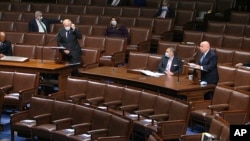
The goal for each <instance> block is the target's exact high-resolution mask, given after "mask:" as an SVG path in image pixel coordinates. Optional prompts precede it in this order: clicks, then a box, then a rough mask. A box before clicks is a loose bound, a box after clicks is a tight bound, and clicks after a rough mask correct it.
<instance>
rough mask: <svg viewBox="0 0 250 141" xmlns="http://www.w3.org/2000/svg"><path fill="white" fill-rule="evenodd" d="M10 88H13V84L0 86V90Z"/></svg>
mask: <svg viewBox="0 0 250 141" xmlns="http://www.w3.org/2000/svg"><path fill="white" fill-rule="evenodd" d="M12 88H13V85H5V86H2V87H0V91H3V92H8V91H9V90H10V89H12Z"/></svg>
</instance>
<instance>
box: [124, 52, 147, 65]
mask: <svg viewBox="0 0 250 141" xmlns="http://www.w3.org/2000/svg"><path fill="white" fill-rule="evenodd" d="M128 58H129V59H128V66H127V69H146V66H147V61H148V54H147V53H138V52H129V57H128Z"/></svg>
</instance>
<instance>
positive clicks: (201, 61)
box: [200, 54, 205, 64]
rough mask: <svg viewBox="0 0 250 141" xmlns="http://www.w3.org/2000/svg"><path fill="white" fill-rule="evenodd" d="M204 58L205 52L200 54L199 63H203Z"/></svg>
mask: <svg viewBox="0 0 250 141" xmlns="http://www.w3.org/2000/svg"><path fill="white" fill-rule="evenodd" d="M204 58H205V54H203V55H202V56H201V59H200V64H202V63H203V60H204Z"/></svg>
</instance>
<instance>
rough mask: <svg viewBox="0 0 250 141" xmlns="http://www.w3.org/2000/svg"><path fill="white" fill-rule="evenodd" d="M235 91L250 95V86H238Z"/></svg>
mask: <svg viewBox="0 0 250 141" xmlns="http://www.w3.org/2000/svg"><path fill="white" fill-rule="evenodd" d="M235 90H236V91H239V92H242V93H246V94H250V86H249V85H245V86H237V87H235Z"/></svg>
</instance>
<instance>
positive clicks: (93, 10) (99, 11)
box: [85, 5, 104, 15]
mask: <svg viewBox="0 0 250 141" xmlns="http://www.w3.org/2000/svg"><path fill="white" fill-rule="evenodd" d="M103 11H104V7H100V6H94V5H92V6H86V10H85V14H90V15H103Z"/></svg>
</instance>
